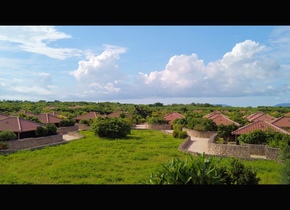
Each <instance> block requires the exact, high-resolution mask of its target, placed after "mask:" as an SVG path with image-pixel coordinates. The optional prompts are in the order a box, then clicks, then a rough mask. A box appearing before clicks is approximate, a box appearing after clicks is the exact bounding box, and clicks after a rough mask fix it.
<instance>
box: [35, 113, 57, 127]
mask: <svg viewBox="0 0 290 210" xmlns="http://www.w3.org/2000/svg"><path fill="white" fill-rule="evenodd" d="M36 117H37V118H38V119H39V120H40V121H41V122H42V123H43V124H55V125H56V127H59V123H60V121H61V120H62V119H60V118H58V117H56V116H53V115H51V114H48V113H46V114H38V115H36Z"/></svg>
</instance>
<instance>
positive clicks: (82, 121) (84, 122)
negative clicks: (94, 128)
mask: <svg viewBox="0 0 290 210" xmlns="http://www.w3.org/2000/svg"><path fill="white" fill-rule="evenodd" d="M92 122H93V120H91V119H81V120H80V122H79V123H80V124H86V125H91V124H92Z"/></svg>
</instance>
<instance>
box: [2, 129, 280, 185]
mask: <svg viewBox="0 0 290 210" xmlns="http://www.w3.org/2000/svg"><path fill="white" fill-rule="evenodd" d="M81 134H83V135H84V136H85V138H81V139H77V140H72V141H69V142H68V143H66V144H61V145H56V146H47V147H44V148H42V149H37V150H23V151H18V152H15V153H12V154H9V155H0V174H1V176H0V184H134V185H135V184H144V182H145V181H147V180H148V179H149V177H150V174H151V173H152V172H154V171H156V170H157V169H160V168H161V163H167V162H168V161H169V160H170V159H172V158H180V159H185V158H186V157H187V156H188V155H189V154H187V153H184V152H182V151H179V150H178V147H179V145H180V144H181V143H182V142H183V141H184V140H183V139H176V138H173V137H172V136H171V135H168V134H165V133H163V132H161V131H156V130H132V131H131V134H130V135H129V136H128V137H127V138H124V139H115V140H112V139H102V138H99V137H96V136H95V135H94V134H93V132H92V131H90V130H87V131H81ZM222 162H224V163H225V164H227V158H223V161H222ZM243 163H244V164H245V165H247V166H250V167H253V168H255V170H257V175H258V177H260V178H261V182H260V184H278V183H279V170H280V168H281V164H279V163H277V162H275V161H268V160H248V161H244V160H243Z"/></svg>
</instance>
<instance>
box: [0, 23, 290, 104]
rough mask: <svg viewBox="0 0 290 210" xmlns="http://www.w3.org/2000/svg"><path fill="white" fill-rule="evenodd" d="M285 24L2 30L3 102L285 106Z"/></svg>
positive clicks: (289, 38)
mask: <svg viewBox="0 0 290 210" xmlns="http://www.w3.org/2000/svg"><path fill="white" fill-rule="evenodd" d="M289 55H290V27H289V26H271V25H269V26H267V25H266V26H265V25H263V26H259V25H258V26H242V25H237V26H235V25H233V26H214V25H213V26H209V25H206V26H202V25H192V26H173V25H170V26H165V25H164V26H162V25H161V26H158V25H153V26H145V25H143V26H142V25H140V26H138V25H136V26H131V25H130V26H112V25H110V26H105V25H99V26H98V25H96V26H94V25H86V26H85V25H83V26H82V25H79V26H78V25H67V26H66V25H57V26H48V25H46V26H38V25H33V26H24V25H23V26H15V25H13V26H0V100H28V101H39V100H46V101H54V100H59V101H90V102H103V101H110V102H120V103H136V104H151V103H156V102H161V103H163V104H173V103H183V104H189V103H192V102H194V103H210V104H227V105H231V106H237V107H247V106H252V107H257V106H274V105H276V104H279V103H290V59H289Z"/></svg>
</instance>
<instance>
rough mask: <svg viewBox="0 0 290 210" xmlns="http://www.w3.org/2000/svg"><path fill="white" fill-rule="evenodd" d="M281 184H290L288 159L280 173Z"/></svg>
mask: <svg viewBox="0 0 290 210" xmlns="http://www.w3.org/2000/svg"><path fill="white" fill-rule="evenodd" d="M280 174H281V181H280V182H281V184H290V159H286V160H285V161H284V163H283V167H282V168H281V171H280Z"/></svg>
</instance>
